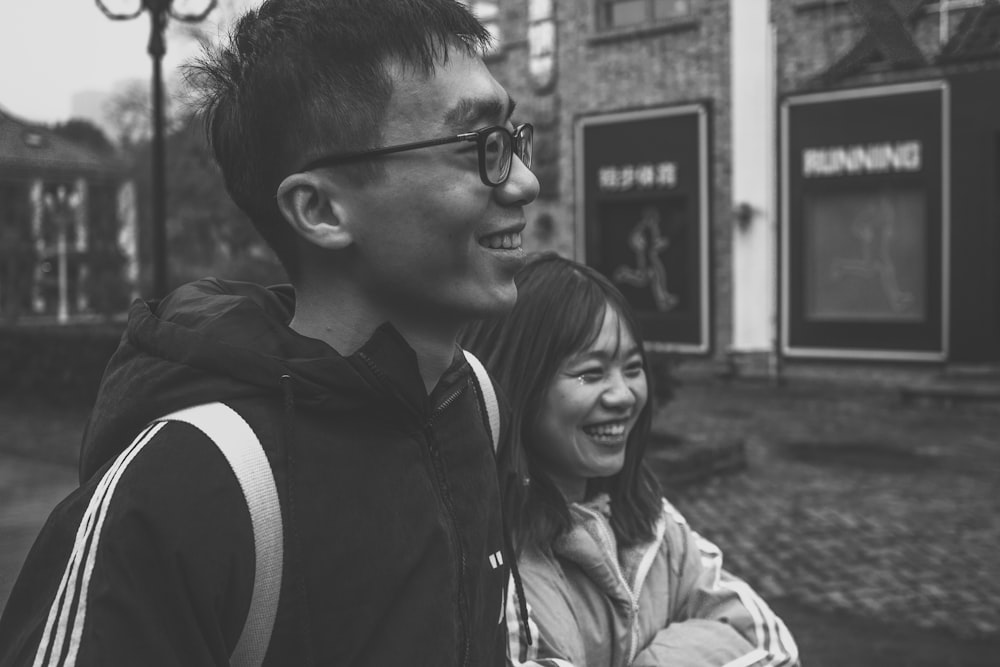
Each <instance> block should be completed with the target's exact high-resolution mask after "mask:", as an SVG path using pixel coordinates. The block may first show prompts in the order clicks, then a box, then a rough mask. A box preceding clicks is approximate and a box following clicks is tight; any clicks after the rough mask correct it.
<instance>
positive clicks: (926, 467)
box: [0, 381, 1000, 667]
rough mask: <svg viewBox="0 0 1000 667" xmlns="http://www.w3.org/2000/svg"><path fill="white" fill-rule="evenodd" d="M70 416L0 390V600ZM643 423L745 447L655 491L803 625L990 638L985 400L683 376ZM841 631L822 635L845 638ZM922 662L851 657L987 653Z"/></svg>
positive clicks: (33, 526)
mask: <svg viewBox="0 0 1000 667" xmlns="http://www.w3.org/2000/svg"><path fill="white" fill-rule="evenodd" d="M85 419H86V413H85V412H67V411H64V410H63V411H53V410H45V409H41V408H39V409H37V410H30V409H25V408H22V407H20V406H15V405H12V404H10V403H8V402H5V401H0V608H2V607H3V605H4V603H5V602H6V599H7V595H8V592H9V587H10V585H11V584H12V583H13V580H14V577H15V576H16V573H17V571H18V569H19V568H20V564H21V562H22V560H23V558H24V556H25V554H26V553H27V550H28V548H29V547H30V544H31V542H32V541H33V540H34V537H35V534H36V533H37V530H38V528H39V527H40V526H41V523H42V521H43V520H44V518H45V516H46V515H47V514H48V512H49V511H50V510H51V508H52V507H54V506H55V504H56V503H57V502H58V501H59V500H60V499H61V498H62V497H64V496H65V495H66V493H68V492H69V490H70V489H72V488H73V487H74V486H75V483H76V468H75V465H74V461H75V456H76V449H77V446H78V442H79V433H80V430H81V429H82V427H83V424H84V422H85ZM656 427H657V430H666V431H669V432H672V433H675V434H680V435H683V437H684V439H685V440H687V441H688V442H692V441H694V442H706V443H709V442H718V441H721V440H740V441H743V442H744V443H745V452H746V459H747V467H746V469H745V470H743V471H740V472H736V473H732V474H728V475H723V476H719V477H716V478H714V479H711V480H709V481H708V482H703V483H698V484H694V485H691V486H687V487H683V488H679V489H673V490H669V491H668V494H669V495H670V496H671V497H672V498H673V499H674V500H675V502H676V504H677V505H678V507H679V508H680V509H681V511H682V512H683V513H684V514H685V516H687V518H688V520H689V521H690V522H691V524H692V525H693V526H694V527H695V528H696V529H697V530H698V531H699V532H701V533H702V534H704V535H705V536H706V537H708V538H709V539H711V540H713V541H715V542H716V543H717V544H718V545H719V546H720V547H721V548H722V549H723V551H724V553H725V555H726V563H727V567H728V568H729V569H730V570H732V571H733V572H735V573H737V574H739V575H740V576H742V577H744V578H745V579H747V580H748V581H749V582H750V583H751V584H753V585H754V586H755V587H756V588H757V590H758V591H760V592H761V594H762V595H764V596H765V598H768V599H772V600H775V601H781V602H782V603H783V604H785V603H788V604H790V605H791V607H789V608H793V607H795V606H796V605H798V606H799V607H801V608H804V609H807V610H816V611H817V612H821V613H822V614H824V615H823V616H820V617H816V618H815V619H806V620H808V621H809V623H810V626H815V632H817V633H823V632H824V627H826V624H828V623H829V622H830V619H831V618H833V615H835V614H836V613H838V612H843V613H844V614H845V615H847V616H849V617H851V618H857V619H861V620H864V619H870V620H871V621H872V631H873V634H876V635H877V634H878V633H877V632H876V630H875V628H877V627H885V626H898V627H899V628H901V629H903V630H906V631H907V632H909V629H912V628H927V629H933V630H934V631H938V632H945V633H948V634H949V635H950V636H954V637H955V638H956V640H959V639H961V640H967V641H969V642H972V641H982V640H987V641H989V645H990V646H991V647H992V646H996V645H998V644H1000V604H998V602H997V601H998V600H1000V556H998V555H997V554H998V552H1000V411H998V412H993V413H986V412H972V411H968V410H962V409H946V408H939V407H933V406H903V405H902V404H901V403H900V401H899V400H898V397H897V396H895V395H891V394H888V393H877V392H872V393H865V392H859V391H858V390H856V389H846V388H842V389H822V388H812V389H810V388H808V387H805V386H799V385H790V386H786V387H782V388H775V387H772V386H770V385H767V384H763V383H758V384H750V383H739V382H737V383H733V384H728V385H727V384H719V383H711V382H708V381H702V382H694V381H692V382H689V383H687V384H685V385H683V386H681V387H680V388H679V389H678V391H677V397H676V399H675V400H674V401H672V402H671V403H669V404H667V405H666V406H665V408H664V409H662V410H660V411H659V412H658V414H657V417H656ZM12 452H14V453H15V454H12ZM18 452H19V454H17V453H18ZM28 453H30V454H31V455H32V456H33V457H41V458H45V459H49V460H50V461H57V462H61V463H59V464H56V465H54V464H52V463H45V462H42V461H38V460H32V459H29V458H26V457H25V456H24V454H28ZM658 454H662V451H661V452H657V451H656V450H653V451H651V452H650V456H651V457H654V458H655V457H657V456H658ZM845 627H846V629H842V630H843V631H842V632H841V633H840V634H839V635H838V636H841V637H843V636H845V635H846V636H847V640H846V641H850V637H851V636H852V635H851V634H850V633H851V632H852V630H851V627H850V626H845ZM809 629H810V630H813V628H812V627H810V628H809ZM864 629H867V628H864ZM795 630H796V628H795V627H793V632H795ZM858 633H860V630H859V631H858ZM912 634H913V633H912V632H909V634H906V635H904V639H902V640H900V641H902V642H910V641H911V640H910V639H907V637H911V636H912ZM917 639H918V640H919V639H921V638H917ZM862 641H865V640H864V639H862ZM871 641H874V640H873V639H871ZM934 648H935V645H933V643H929V644H928V651H933V650H934ZM914 650H918V651H922V649H919V648H918V649H914ZM828 652H829V653H830V655H831V656H833V658H832V659H831V660H830V661H829V662H826V663H825V664H827V665H832V664H842V662H841V661H840V660H837V656H840V655H841V653H842V649H840V648H838V647H836V646H834V647H831V648H830V649H829V651H828ZM944 652H945V649H941V652H940V654H944ZM914 655H915V654H914ZM921 655H923V653H922V654H921ZM985 655H995V652H990V653H989V654H984V656H985ZM925 657H928V658H929V660H927V661H924V662H919V661H918V662H912V660H910V661H908V662H891V661H884V660H878V659H876V660H875V661H873V662H867V663H854V664H866V665H867V664H871V665H876V664H878V665H880V667H882V666H884V665H890V664H892V665H895V664H900V665H902V664H908V665H909V664H920V665H925V664H927V665H929V664H956V665H957V664H991V663H990V662H989V661H988V659H987V658H986V657H984V658H983V660H987V661H986V662H975V663H973V662H969V663H963V662H954V663H953V662H949V661H947V660H945V661H943V662H939V663H935V661H934V660H933V659H932V654H931V653H928V654H927V656H925ZM908 660H909V659H908ZM809 664H821V665H822V664H824V663H823V661H822V660H816V659H811V660H810V661H809Z"/></svg>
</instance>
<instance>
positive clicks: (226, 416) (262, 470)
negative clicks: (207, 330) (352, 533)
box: [157, 403, 284, 667]
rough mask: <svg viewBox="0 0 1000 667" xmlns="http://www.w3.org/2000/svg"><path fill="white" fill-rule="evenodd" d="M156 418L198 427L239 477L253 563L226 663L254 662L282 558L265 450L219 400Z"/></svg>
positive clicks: (267, 629)
mask: <svg viewBox="0 0 1000 667" xmlns="http://www.w3.org/2000/svg"><path fill="white" fill-rule="evenodd" d="M157 421H181V422H186V423H188V424H191V425H192V426H194V427H196V428H197V429H199V430H200V431H201V432H202V433H204V434H205V435H206V436H208V437H209V438H211V440H212V441H213V442H215V445H216V446H217V447H218V448H219V450H220V451H221V452H222V453H223V455H225V457H226V460H227V461H229V465H230V467H232V469H233V472H234V473H235V474H236V479H237V480H238V481H239V483H240V488H241V489H242V491H243V496H244V497H245V498H246V501H247V507H248V508H249V509H250V521H251V523H252V525H253V542H254V553H255V561H256V562H255V564H256V567H255V568H254V582H253V594H252V596H251V598H250V609H249V611H248V612H247V619H246V622H245V623H244V624H243V632H242V633H241V635H240V638H239V641H238V642H237V643H236V648H235V649H234V650H233V655H232V657H231V658H230V664H231V665H234V666H239V667H259V665H261V664H262V663H263V662H264V654H265V653H266V652H267V646H268V644H269V643H270V641H271V631H272V630H273V629H274V617H275V615H276V613H277V611H278V597H279V594H280V592H281V568H282V561H283V559H284V548H283V547H284V545H283V543H282V521H281V506H280V505H279V503H278V490H277V487H276V486H275V484H274V474H273V473H272V472H271V466H270V464H269V463H268V462H267V456H266V455H265V454H264V449H263V448H262V447H261V445H260V440H258V439H257V436H256V434H254V432H253V429H251V428H250V425H249V424H247V423H246V421H244V419H243V418H242V417H241V416H240V415H239V414H238V413H237V412H236V411H235V410H233V409H232V408H230V407H229V406H228V405H225V404H223V403H206V404H204V405H198V406H195V407H192V408H187V409H185V410H179V411H178V412H174V413H172V414H169V415H167V416H165V417H162V418H160V419H158V420H157Z"/></svg>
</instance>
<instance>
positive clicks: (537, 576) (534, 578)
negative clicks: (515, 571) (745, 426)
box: [507, 496, 798, 667]
mask: <svg viewBox="0 0 1000 667" xmlns="http://www.w3.org/2000/svg"><path fill="white" fill-rule="evenodd" d="M610 512H611V508H610V507H609V503H608V499H607V496H601V497H599V498H597V499H596V500H593V501H589V502H587V503H584V504H576V503H574V504H572V505H570V516H571V518H572V521H573V524H572V528H571V529H570V530H569V531H568V532H567V533H566V534H564V535H562V536H561V537H560V538H558V539H557V540H556V541H555V543H554V544H553V545H552V546H551V549H546V550H531V551H529V552H526V553H522V555H521V557H520V558H519V560H518V565H519V567H520V572H521V577H522V579H523V583H524V591H525V597H526V599H527V603H528V608H529V619H530V622H529V627H530V629H531V633H532V636H533V641H532V643H531V645H528V643H527V641H526V637H525V635H524V633H523V632H521V631H520V628H519V625H518V618H517V609H518V600H517V599H516V593H515V592H514V587H513V586H511V587H510V589H511V590H510V593H509V598H508V603H507V624H508V636H509V646H508V658H509V663H510V664H512V665H516V666H528V665H530V666H533V667H535V666H537V667H654V666H655V667H695V666H698V667H708V666H715V665H719V666H723V665H725V666H727V667H763V666H764V665H769V666H778V665H789V666H790V665H797V664H798V649H797V648H796V646H795V641H794V640H793V639H792V637H791V634H790V633H789V632H788V629H787V628H786V627H785V624H784V623H782V621H781V619H779V618H778V617H777V616H775V614H774V613H773V612H772V611H771V609H770V608H769V607H768V606H767V604H766V603H765V602H764V600H762V599H761V598H760V596H758V595H757V594H756V593H755V592H754V591H753V589H751V588H750V586H748V585H747V584H746V583H745V582H743V581H741V580H740V579H738V578H737V577H734V576H733V575H731V574H729V573H728V572H726V571H725V570H723V569H722V553H721V552H720V551H719V549H718V547H716V546H715V545H714V544H712V543H711V542H709V541H708V540H706V539H704V538H702V537H701V536H700V535H698V534H697V533H696V532H694V531H693V530H691V528H690V527H689V526H688V524H687V521H685V519H684V517H683V516H681V514H680V513H679V512H678V511H677V510H676V509H674V507H673V506H672V505H670V503H668V502H667V501H666V500H664V501H663V511H662V512H661V514H660V518H659V521H658V522H657V524H656V529H655V532H654V538H653V540H652V541H651V542H649V543H646V544H641V545H636V546H632V547H624V548H619V547H618V545H617V542H616V539H615V535H614V532H613V531H612V529H611V524H610V522H609V520H608V517H609V516H610Z"/></svg>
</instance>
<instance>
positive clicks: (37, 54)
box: [0, 0, 260, 123]
mask: <svg viewBox="0 0 1000 667" xmlns="http://www.w3.org/2000/svg"><path fill="white" fill-rule="evenodd" d="M2 1H3V5H4V7H3V11H2V12H0V108H3V109H5V110H6V111H8V112H10V113H12V114H14V115H16V116H19V117H21V118H24V119H25V120H30V121H36V122H43V123H53V122H58V121H65V120H68V119H69V118H70V117H71V112H72V101H73V96H74V93H79V92H84V91H99V92H103V93H110V92H112V91H114V90H115V89H116V88H117V87H120V86H121V84H122V82H125V81H128V80H130V79H139V80H141V81H143V82H149V81H150V80H151V77H152V67H153V65H152V60H151V59H150V57H149V54H148V53H147V52H146V45H147V43H148V41H149V23H150V21H149V15H148V14H147V13H143V14H140V15H139V16H138V17H136V18H134V19H132V20H130V21H112V20H110V19H108V18H107V17H105V16H104V14H103V13H102V12H101V10H100V8H98V6H97V4H96V3H95V2H94V0H2ZM138 2H139V0H131V1H130V2H124V1H123V0H117V2H114V1H113V0H107V3H108V5H109V6H110V5H117V6H124V5H131V6H135V4H137V3H138ZM195 4H197V3H196V2H192V1H186V2H184V3H180V4H179V5H178V6H180V5H185V6H192V5H195ZM219 4H220V5H221V6H222V7H223V10H224V11H223V12H219V11H218V10H217V12H216V13H218V14H220V15H221V14H223V13H225V14H228V15H231V14H232V13H233V12H234V11H236V10H237V9H239V8H242V7H246V6H249V5H256V4H260V0H223V2H220V3H219ZM216 32H217V31H216V30H215V29H214V28H213V29H212V34H216ZM196 53H197V47H196V46H195V45H194V44H193V43H192V42H190V41H187V40H183V39H178V38H177V37H173V38H172V39H169V41H168V43H167V54H166V56H165V58H164V61H163V76H164V78H165V79H169V78H172V77H174V76H175V75H176V72H177V67H178V65H179V64H180V63H181V62H183V61H184V60H186V59H187V58H190V57H191V56H192V55H194V54H196Z"/></svg>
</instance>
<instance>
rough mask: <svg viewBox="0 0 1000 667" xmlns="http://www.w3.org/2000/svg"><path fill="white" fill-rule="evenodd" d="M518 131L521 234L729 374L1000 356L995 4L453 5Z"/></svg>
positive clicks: (855, 369)
mask: <svg viewBox="0 0 1000 667" xmlns="http://www.w3.org/2000/svg"><path fill="white" fill-rule="evenodd" d="M471 5H472V7H473V9H474V10H476V11H477V12H478V13H479V14H480V16H483V17H490V19H489V20H490V22H491V23H492V26H493V29H494V31H495V34H496V35H497V37H498V38H499V39H498V44H497V47H496V48H495V49H494V51H493V52H492V54H491V55H490V56H489V58H488V63H489V65H490V67H491V69H492V70H493V72H494V74H495V75H496V76H497V78H498V79H500V80H501V82H502V83H504V85H505V86H506V87H507V88H508V90H509V91H510V92H511V94H512V95H513V96H514V97H515V99H516V100H517V102H518V111H517V113H516V116H518V118H519V119H523V120H529V121H531V122H533V123H534V124H535V127H536V135H535V136H536V147H535V156H534V161H535V171H536V173H537V175H538V177H539V181H540V183H541V186H542V190H541V195H540V197H539V200H538V202H537V203H536V205H534V206H533V209H532V210H533V213H532V216H533V219H532V220H530V221H529V228H528V230H527V232H526V235H525V236H526V243H527V245H528V247H529V249H530V250H543V249H552V250H556V251H558V252H560V253H562V254H565V255H568V256H573V257H575V258H577V259H579V260H581V261H585V262H587V263H588V264H591V265H593V266H595V267H597V268H598V269H600V270H601V271H602V272H604V273H605V274H606V275H608V276H609V277H610V278H611V279H612V280H613V281H614V282H615V283H616V284H617V285H618V286H619V287H620V288H621V289H622V291H623V292H624V293H625V294H626V296H627V297H628V298H629V300H630V302H631V303H632V304H633V305H634V306H635V308H636V310H637V311H638V312H639V314H640V319H641V320H642V322H643V326H644V335H645V337H646V340H647V344H648V346H649V348H650V349H652V350H655V351H662V352H665V353H669V354H671V355H675V356H676V357H678V358H681V359H684V360H687V361H689V362H691V363H693V364H697V363H700V362H705V365H706V367H714V368H716V369H720V368H724V369H726V370H728V371H731V372H737V373H745V374H761V373H768V374H777V373H791V374H794V373H801V374H812V373H820V374H847V375H851V374H855V375H857V374H861V375H871V376H873V377H874V376H880V377H883V376H884V377H888V376H891V375H892V374H893V373H894V372H899V373H902V374H904V375H905V374H907V373H913V372H916V373H922V372H927V371H932V372H933V371H938V370H940V369H941V368H942V367H943V366H944V367H957V366H969V365H971V366H986V367H991V366H992V367H995V366H998V365H1000V262H998V258H1000V2H997V0H951V1H950V2H948V1H944V2H928V1H925V0H589V1H582V2H581V1H576V0H498V1H497V2H473V3H471Z"/></svg>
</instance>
